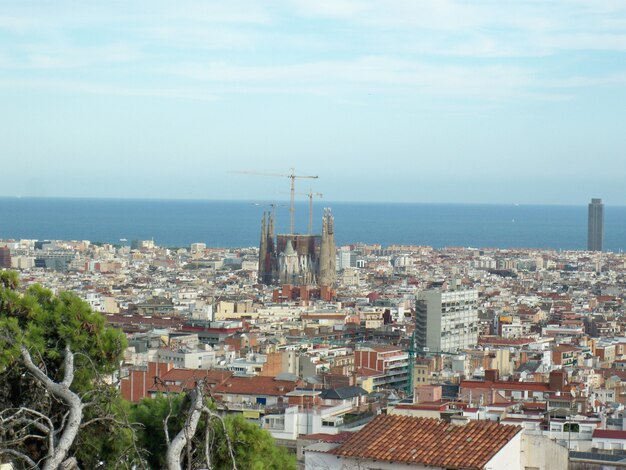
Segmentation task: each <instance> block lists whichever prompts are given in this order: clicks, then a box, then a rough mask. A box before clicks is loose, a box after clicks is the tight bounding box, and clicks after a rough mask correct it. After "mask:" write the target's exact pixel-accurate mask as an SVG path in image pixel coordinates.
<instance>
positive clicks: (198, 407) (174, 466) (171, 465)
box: [165, 380, 204, 470]
mask: <svg viewBox="0 0 626 470" xmlns="http://www.w3.org/2000/svg"><path fill="white" fill-rule="evenodd" d="M203 389H204V382H203V381H201V380H200V381H198V382H197V384H196V388H195V391H194V393H192V394H191V393H190V394H191V395H192V397H191V407H190V410H189V415H188V416H187V420H186V421H185V424H184V426H183V429H181V430H180V431H179V432H178V434H176V437H174V439H173V440H172V442H171V443H170V444H169V445H168V447H167V453H166V456H165V463H166V465H167V468H168V470H182V467H181V454H182V452H183V449H184V448H185V446H186V445H188V444H189V442H190V440H191V439H192V438H193V436H195V434H196V429H197V428H198V422H199V421H200V418H201V417H202V412H203V409H204V392H203Z"/></svg>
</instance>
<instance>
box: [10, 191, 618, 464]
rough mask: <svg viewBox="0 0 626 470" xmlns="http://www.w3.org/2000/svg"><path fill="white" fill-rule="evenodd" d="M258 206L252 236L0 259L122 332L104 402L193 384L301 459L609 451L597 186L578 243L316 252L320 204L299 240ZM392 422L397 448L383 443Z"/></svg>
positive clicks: (54, 246) (610, 387)
mask: <svg viewBox="0 0 626 470" xmlns="http://www.w3.org/2000/svg"><path fill="white" fill-rule="evenodd" d="M274 209H275V208H274V207H271V208H270V210H269V211H266V212H264V213H263V216H262V219H261V221H260V224H259V228H258V231H259V240H260V241H259V245H258V247H249V248H238V249H223V248H212V247H209V246H207V245H206V244H205V243H201V242H198V243H193V244H191V245H190V246H189V247H185V248H176V249H170V248H167V247H163V246H159V245H158V244H157V243H155V242H154V241H153V240H132V241H131V242H130V243H124V244H119V245H112V244H105V243H91V242H90V241H87V240H81V241H69V240H26V239H22V240H3V241H0V246H1V247H0V267H2V268H3V269H6V270H9V269H12V270H16V271H17V272H18V273H19V278H20V283H21V286H22V288H28V287H29V286H32V285H37V284H39V285H42V286H45V287H46V288H49V289H51V290H52V292H53V293H55V294H59V293H61V292H62V291H69V292H72V293H75V294H76V295H77V296H78V297H80V298H81V299H83V300H84V301H85V302H86V303H87V304H88V306H89V308H90V309H91V310H93V311H94V312H98V314H99V315H101V316H102V317H103V319H104V320H105V321H106V324H107V325H109V326H110V327H112V328H115V329H118V330H120V331H122V332H123V333H124V335H125V337H126V340H127V346H126V348H125V349H124V351H123V359H122V362H121V363H120V368H119V370H118V371H117V372H116V373H115V374H114V376H115V380H116V381H117V384H118V385H117V386H118V389H119V393H120V395H121V397H122V398H123V399H124V400H127V401H128V402H130V403H140V402H141V401H142V400H151V399H155V398H156V397H157V396H159V395H160V394H162V393H172V392H171V390H174V391H175V392H176V393H184V391H185V390H190V389H193V387H194V386H195V385H196V384H197V383H198V381H200V380H201V381H206V383H207V384H210V392H211V396H212V398H213V399H214V400H215V406H216V410H217V412H218V413H220V414H222V415H224V416H228V415H237V416H241V417H243V418H244V419H245V420H246V421H247V422H249V423H254V425H255V426H257V427H258V428H259V429H263V430H265V431H267V432H268V433H269V434H271V436H272V437H273V439H274V442H275V444H276V445H277V446H279V447H282V448H284V449H287V450H288V452H290V453H293V455H294V456H295V459H296V460H297V465H299V466H301V467H303V468H307V469H308V468H310V469H313V468H359V467H358V465H361V467H360V468H371V467H363V465H369V464H367V462H374V461H376V462H377V463H376V464H378V462H387V463H386V465H388V467H385V468H395V467H394V465H396V466H406V465H407V464H408V465H417V466H418V467H419V466H425V465H428V466H432V467H435V468H437V467H441V468H444V467H445V468H450V466H451V465H452V466H453V467H454V468H457V467H458V468H522V469H524V468H546V469H551V468H589V467H584V466H583V465H597V468H602V467H601V466H606V465H614V464H615V463H616V462H619V460H620V459H621V458H622V455H623V454H622V453H621V452H620V451H621V450H626V447H624V446H625V445H626V428H625V426H624V423H626V418H624V416H626V415H624V414H623V413H625V412H624V403H625V401H624V400H626V390H625V389H624V381H626V375H624V374H626V367H624V364H626V339H625V338H624V337H623V328H624V326H623V320H622V314H623V309H624V295H626V292H625V291H624V289H625V285H626V277H625V276H626V274H625V270H626V257H625V256H624V255H623V254H622V253H613V252H605V251H602V248H603V247H602V240H603V237H604V234H603V231H604V225H603V217H604V207H603V204H602V202H601V199H597V198H594V199H592V200H591V202H590V203H589V211H588V212H589V213H588V244H589V246H588V248H589V249H588V250H587V251H554V250H539V249H478V248H461V247H450V248H443V249H434V248H432V247H428V246H419V245H415V246H407V245H390V246H381V245H374V244H363V243H355V244H351V245H342V246H335V239H334V234H335V220H334V217H333V215H332V211H331V209H326V210H325V211H324V215H323V219H322V220H321V230H320V232H321V234H319V235H317V234H315V233H313V230H314V228H317V225H318V224H315V223H313V224H312V226H310V227H309V233H307V234H299V233H287V234H280V233H278V234H277V233H275V228H274V227H275V220H274V219H275V217H276V215H275V212H274ZM292 213H293V212H292ZM338 225H339V226H340V225H341V221H339V224H338ZM450 426H452V428H451V427H450ZM451 429H453V430H454V431H453V432H454V436H455V437H454V439H455V440H454V441H451V442H450V444H446V443H445V442H446V441H441V439H443V438H442V436H443V435H446V434H447V433H449V432H450V430H451ZM398 435H402V436H404V437H403V438H402V439H403V442H405V441H406V442H405V445H406V446H407V447H406V449H412V450H414V451H412V450H407V451H406V453H405V454H403V453H401V451H399V450H394V446H395V445H398V444H399V442H398ZM384 436H389V437H388V438H385V437H384ZM385 439H388V440H385ZM459 439H463V440H466V439H470V440H471V441H473V442H475V440H478V441H479V442H480V443H481V445H482V446H483V448H484V450H483V451H482V453H481V454H478V455H477V454H475V453H474V452H471V451H470V450H469V448H467V447H465V446H462V445H458V444H457V441H458V440H459ZM468 442H469V441H468ZM373 443H377V445H381V447H379V448H380V449H381V450H378V451H375V450H373V449H376V448H378V447H372V445H373ZM525 449H532V452H530V451H526V452H524V450H525ZM337 462H340V464H338V463H337ZM504 462H507V463H504ZM511 462H519V466H515V465H514V464H513V463H511ZM372 465H374V464H373V463H372ZM377 468H378V467H377ZM593 468H595V467H593Z"/></svg>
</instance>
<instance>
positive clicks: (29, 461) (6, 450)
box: [0, 449, 39, 468]
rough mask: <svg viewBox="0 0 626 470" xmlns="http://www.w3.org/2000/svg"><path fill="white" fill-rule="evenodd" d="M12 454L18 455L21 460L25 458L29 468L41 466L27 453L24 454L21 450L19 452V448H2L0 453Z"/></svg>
mask: <svg viewBox="0 0 626 470" xmlns="http://www.w3.org/2000/svg"><path fill="white" fill-rule="evenodd" d="M3 454H4V455H11V456H13V457H16V458H18V459H20V460H23V461H24V462H26V464H27V465H28V466H29V468H39V466H38V465H37V463H36V462H35V461H34V460H33V459H31V458H30V457H29V456H28V455H26V454H22V453H21V452H18V451H17V450H13V449H0V455H3Z"/></svg>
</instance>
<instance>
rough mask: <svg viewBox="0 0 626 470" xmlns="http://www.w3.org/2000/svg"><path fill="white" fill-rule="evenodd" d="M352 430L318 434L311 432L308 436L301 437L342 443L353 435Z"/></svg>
mask: <svg viewBox="0 0 626 470" xmlns="http://www.w3.org/2000/svg"><path fill="white" fill-rule="evenodd" d="M352 434H354V433H352V432H350V431H343V432H340V433H338V434H324V433H317V434H309V435H307V436H302V437H301V438H300V439H304V440H307V441H317V442H338V443H342V442H346V441H347V440H348V438H349V437H350V436H352Z"/></svg>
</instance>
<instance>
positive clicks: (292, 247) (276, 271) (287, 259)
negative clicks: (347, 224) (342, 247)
mask: <svg viewBox="0 0 626 470" xmlns="http://www.w3.org/2000/svg"><path fill="white" fill-rule="evenodd" d="M335 264H336V254H335V230H334V219H333V217H332V215H331V212H330V210H329V209H326V210H325V211H324V217H323V219H322V234H321V235H310V234H307V235H302V234H279V235H276V237H275V236H274V216H273V214H271V213H268V214H263V219H262V222H261V241H260V244H259V274H258V279H259V282H260V283H261V284H265V285H273V284H279V285H285V284H289V285H293V286H301V285H315V284H317V285H318V286H320V287H332V286H334V284H335V280H336V279H335V278H336V273H335Z"/></svg>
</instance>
